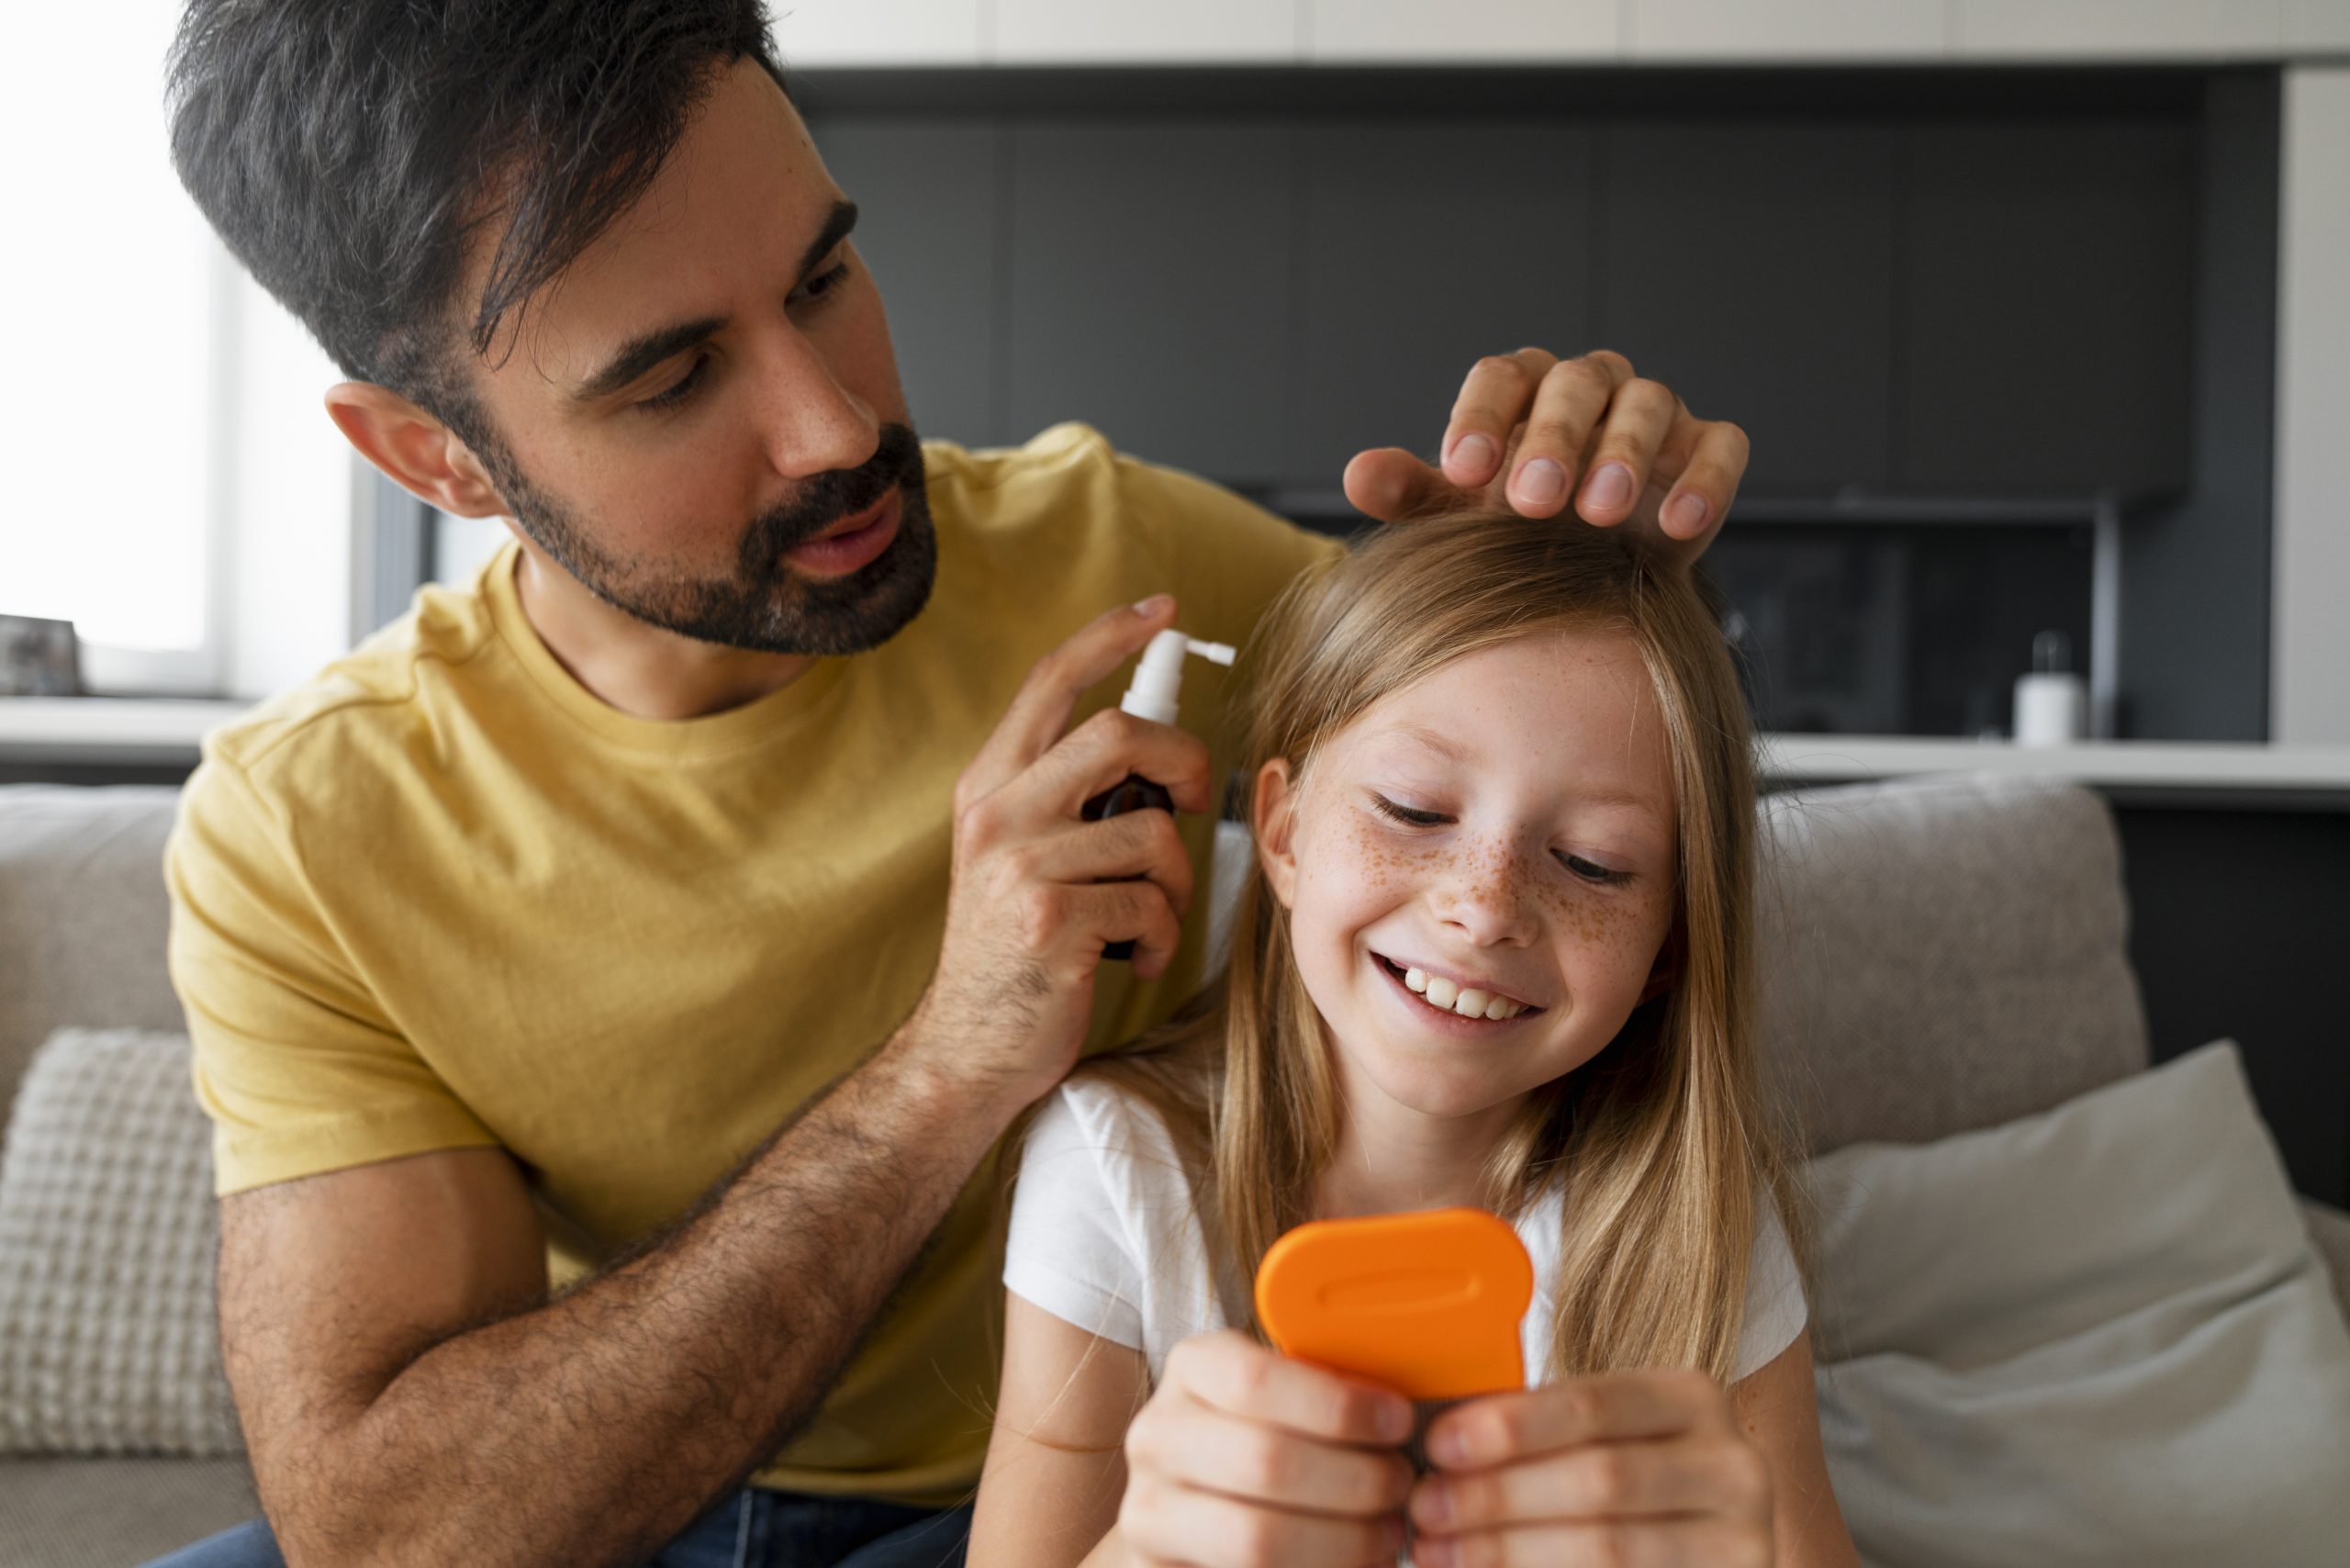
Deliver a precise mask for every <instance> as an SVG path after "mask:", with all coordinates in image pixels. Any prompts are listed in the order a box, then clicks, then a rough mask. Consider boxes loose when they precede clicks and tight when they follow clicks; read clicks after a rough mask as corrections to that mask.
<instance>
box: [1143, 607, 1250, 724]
mask: <svg viewBox="0 0 2350 1568" xmlns="http://www.w3.org/2000/svg"><path fill="white" fill-rule="evenodd" d="M1186 654H1197V655H1200V657H1202V658H1203V659H1212V660H1214V662H1215V663H1217V664H1220V665H1229V664H1231V663H1232V659H1233V649H1232V646H1231V644H1228V643H1203V642H1200V641H1199V640H1197V639H1196V638H1192V637H1186V636H1185V635H1183V633H1181V632H1177V631H1173V630H1171V629H1170V630H1169V631H1165V632H1161V633H1159V634H1158V636H1156V637H1153V638H1152V639H1151V640H1150V646H1148V647H1147V648H1145V649H1144V650H1143V651H1142V663H1141V664H1139V665H1137V666H1136V667H1135V678H1134V681H1133V683H1132V684H1131V685H1129V686H1128V687H1127V688H1126V695H1125V697H1124V698H1123V699H1122V700H1120V701H1119V703H1118V706H1119V707H1121V708H1123V709H1125V711H1127V712H1129V713H1132V714H1134V715H1135V716H1136V718H1139V719H1148V720H1150V721H1152V722H1154V723H1160V724H1171V723H1173V722H1175V710H1176V700H1177V699H1178V698H1179V697H1181V695H1182V690H1183V655H1186Z"/></svg>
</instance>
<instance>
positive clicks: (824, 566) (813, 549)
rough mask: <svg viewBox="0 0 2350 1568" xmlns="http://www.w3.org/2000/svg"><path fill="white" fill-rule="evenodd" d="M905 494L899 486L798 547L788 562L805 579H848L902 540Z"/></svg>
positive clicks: (797, 545) (787, 558)
mask: <svg viewBox="0 0 2350 1568" xmlns="http://www.w3.org/2000/svg"><path fill="white" fill-rule="evenodd" d="M903 495H904V492H903V491H902V490H901V489H900V488H899V487H897V486H895V485H892V486H891V487H890V493H889V494H888V495H886V496H883V497H882V498H880V499H879V500H878V501H876V502H874V503H873V505H871V506H869V507H867V508H866V509H865V510H863V511H860V512H853V513H851V514H850V515H849V516H847V517H845V518H842V519H841V520H840V521H837V522H835V523H834V524H832V525H831V526H830V527H828V528H826V529H825V530H824V531H823V532H822V533H819V534H818V535H816V537H815V538H813V539H811V540H808V541H807V542H805V543H800V544H795V545H793V546H792V547H791V548H790V549H789V550H788V551H786V552H785V553H784V557H783V558H784V559H785V560H787V561H789V562H790V563H791V566H792V568H793V569H794V570H796V571H798V572H799V573H800V575H801V576H803V577H846V576H848V575H849V574H850V573H851V572H854V571H856V570H857V569H858V568H859V567H862V566H866V565H867V563H869V562H870V561H872V560H873V558H874V557H875V556H877V555H878V554H881V552H882V551H884V550H887V549H888V548H889V547H890V541H891V540H892V539H895V538H896V537H897V536H898V520H899V516H900V514H901V510H902V499H903Z"/></svg>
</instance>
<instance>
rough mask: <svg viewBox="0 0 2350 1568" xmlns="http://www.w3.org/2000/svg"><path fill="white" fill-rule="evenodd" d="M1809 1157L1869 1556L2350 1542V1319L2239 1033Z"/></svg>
mask: <svg viewBox="0 0 2350 1568" xmlns="http://www.w3.org/2000/svg"><path fill="white" fill-rule="evenodd" d="M1809 1174H1810V1180H1811V1183H1812V1188H1813V1192H1814V1193H1815V1195H1816V1196H1817V1197H1818V1200H1819V1203H1820V1206H1821V1215H1822V1225H1821V1238H1820V1240H1821V1247H1820V1251H1821V1258H1820V1275H1821V1280H1820V1285H1819V1300H1818V1302H1817V1303H1815V1305H1814V1316H1815V1318H1816V1319H1817V1321H1818V1332H1819V1343H1820V1345H1821V1348H1822V1355H1821V1364H1820V1367H1819V1371H1818V1391H1819V1413H1820V1430H1821V1435H1822V1437H1823V1439H1825V1442H1826V1445H1827V1452H1828V1461H1829V1472H1830V1476H1831V1477H1832V1478H1833V1480H1834V1482H1835V1484H1836V1493H1837V1498H1838V1500H1839V1502H1840V1503H1841V1505H1842V1506H1843V1510H1844V1517H1845V1519H1846V1521H1847V1522H1848V1523H1849V1524H1850V1525H1851V1526H1852V1535H1853V1539H1854V1540H1856V1541H1857V1542H1858V1543H1859V1545H1860V1548H1861V1553H1862V1556H1863V1560H1864V1561H1865V1562H1869V1563H1871V1564H1898V1565H1900V1568H2013V1565H2014V1564H2017V1563H2031V1564H2033V1565H2034V1568H2064V1565H2067V1564H2080V1565H2082V1568H2087V1565H2088V1564H2110V1563H2116V1562H2127V1563H2129V1564H2131V1565H2132V1568H2206V1565H2208V1564H2211V1563H2219V1562H2231V1563H2233V1562H2257V1563H2260V1564H2262V1565H2263V1568H2295V1565H2299V1564H2310V1565H2311V1568H2316V1565H2320V1564H2322V1565H2324V1568H2339V1565H2340V1564H2341V1563H2343V1562H2345V1561H2350V1550H2345V1548H2350V1445H2345V1443H2344V1433H2350V1326H2345V1325H2344V1321H2343V1314H2342V1309H2341V1306H2340V1305H2339V1304H2337V1303H2336V1301H2335V1300H2334V1296H2333V1287H2332V1282H2331V1279H2330V1277H2329V1276H2328V1274H2327V1272H2326V1271H2325V1269H2324V1268H2323V1266H2322V1264H2321V1263H2320V1262H2319V1260H2318V1259H2317V1256H2316V1254H2315V1253H2314V1252H2313V1251H2312V1250H2311V1245H2310V1235H2309V1230H2308V1227H2307V1226H2306V1225H2305V1224H2304V1223H2303V1221H2302V1217H2301V1212H2300V1205H2299V1204H2298V1203H2296V1202H2295V1200H2294V1196H2293V1192H2292V1187H2291V1185H2290V1183H2289V1182H2288V1180H2287V1178H2286V1174H2285V1168H2284V1162H2283V1160H2282V1159H2280V1158H2279V1157H2278V1155H2277V1147H2276V1144H2275V1142H2274V1140H2273V1139H2272V1138H2271V1137H2270V1136H2269V1133H2268V1129H2267V1127H2266V1126H2265V1125H2264V1124H2263V1123H2262V1121H2261V1120H2260V1115H2259V1113H2258V1111H2257V1110H2256V1109H2255V1106H2254V1103H2253V1099H2252V1092H2251V1088H2250V1085H2249V1084H2247V1083H2246V1081H2245V1080H2244V1068H2243V1064H2242V1062H2241V1060H2240V1059H2239V1058H2238V1056H2237V1053H2236V1048H2235V1047H2234V1045H2233V1043H2231V1042H2228V1041H2220V1042H2217V1043H2215V1044H2212V1045H2209V1046H2205V1047H2202V1048H2201V1049H2199V1050H2196V1051H2192V1052H2189V1053H2188V1055H2186V1056H2184V1057H2181V1058H2177V1060H2175V1061H2170V1062H2166V1063H2165V1064H2163V1065H2162V1066H2160V1067H2157V1068H2154V1069H2153V1070H2149V1071H2146V1072H2143V1073H2139V1074H2137V1075H2135V1076H2133V1077H2131V1078H2128V1079H2125V1080H2123V1081H2121V1082H2118V1083H2113V1084H2109V1085H2108V1086H2106V1087H2104V1088H2102V1089H2098V1090H2093V1091H2091V1092H2088V1093H2087V1094H2083V1095H2080V1096H2078V1097H2077V1098H2076V1099H2074V1100H2072V1101H2069V1102H2067V1103H2065V1104H2063V1105H2059V1106H2058V1107H2056V1108H2055V1109H2054V1110H2053V1111H2047V1112H2042V1113H2041V1114H2035V1115H2031V1116H2025V1117H2022V1118H2020V1120H2017V1121H2014V1122H2011V1123H2009V1124H2007V1125H2005V1126H1997V1127H1992V1128H1988V1129H1985V1130H1981V1131H1976V1132H1970V1133H1963V1134H1960V1135H1958V1136H1956V1137H1947V1138H1943V1139H1942V1140H1941V1141H1940V1142H1937V1143H1930V1144H1923V1145H1896V1144H1881V1143H1880V1144H1858V1145H1854V1146H1852V1148H1843V1149H1839V1150H1837V1151H1836V1152H1835V1153H1833V1154H1830V1155H1825V1156H1822V1157H1820V1158H1819V1159H1815V1160H1813V1161H1812V1162H1811V1164H1810V1167H1809Z"/></svg>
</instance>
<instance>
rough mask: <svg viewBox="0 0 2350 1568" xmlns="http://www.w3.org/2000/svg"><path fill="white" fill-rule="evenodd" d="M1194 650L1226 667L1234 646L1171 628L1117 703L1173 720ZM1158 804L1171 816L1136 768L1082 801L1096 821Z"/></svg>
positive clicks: (1116, 954) (1105, 951)
mask: <svg viewBox="0 0 2350 1568" xmlns="http://www.w3.org/2000/svg"><path fill="white" fill-rule="evenodd" d="M1186 654H1197V655H1200V657H1202V658H1203V659H1208V660H1212V661H1213V662H1214V663H1216V664H1220V665H1224V666H1227V667H1228V666H1230V665H1231V663H1232V657H1233V650H1232V647H1231V645H1230V644H1225V643H1203V642H1200V641H1198V640H1196V639H1195V638H1191V637H1186V636H1185V635H1183V633H1181V632H1177V631H1173V630H1171V629H1170V630H1169V631H1165V632H1161V633H1158V635H1157V636H1156V637H1153V638H1152V639H1151V640H1150V645H1149V646H1148V647H1147V648H1145V649H1143V651H1142V662H1141V663H1140V664H1138V665H1136V666H1135V678H1134V679H1133V681H1132V682H1130V683H1129V684H1128V685H1127V687H1126V694H1125V696H1124V697H1123V698H1120V699H1119V700H1118V706H1119V707H1121V708H1123V709H1125V711H1127V712H1129V713H1132V714H1133V715H1135V716H1136V718H1138V719H1148V720H1149V721H1151V722H1153V723H1157V724H1171V723H1173V722H1175V713H1176V700H1177V698H1178V697H1180V696H1181V693H1182V689H1183V655H1186ZM1146 807H1152V808H1156V809H1157V810H1158V811H1162V812H1168V813H1169V814H1170V815H1171V814H1172V813H1173V812H1174V810H1175V799H1174V797H1173V796H1171V795H1169V794H1168V792H1167V791H1166V790H1163V789H1161V788H1159V787H1158V785H1156V784H1154V783H1152V782H1151V781H1150V780H1149V779H1147V778H1144V777H1142V775H1140V774H1138V773H1129V774H1127V775H1126V776H1125V778H1124V779H1123V780H1121V781H1120V782H1118V783H1116V784H1113V785H1112V786H1110V788H1108V789H1107V790H1103V791H1102V793H1100V794H1099V795H1096V796H1094V797H1093V799H1091V800H1090V801H1086V802H1085V807H1084V817H1085V820H1086V821H1087V822H1090V823H1091V822H1100V821H1101V820H1102V818H1104V817H1114V816H1116V815H1118V814H1119V813H1120V812H1134V811H1141V810H1143V809H1144V808H1146ZM1134 956H1135V945H1134V944H1133V943H1132V942H1131V941H1127V942H1112V943H1109V944H1107V945H1105V946H1103V947H1102V957H1103V958H1133V957H1134Z"/></svg>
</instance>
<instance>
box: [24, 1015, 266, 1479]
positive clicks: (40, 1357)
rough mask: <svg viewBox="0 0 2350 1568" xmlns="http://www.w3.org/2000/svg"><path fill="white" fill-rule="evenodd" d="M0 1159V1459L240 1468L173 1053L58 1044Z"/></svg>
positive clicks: (201, 1172) (199, 1188) (89, 1035)
mask: <svg viewBox="0 0 2350 1568" xmlns="http://www.w3.org/2000/svg"><path fill="white" fill-rule="evenodd" d="M12 1121H13V1127H12V1129H11V1132H10V1136H9V1138H8V1142H7V1147H6V1149H5V1150H0V1453H18V1454H33V1453H149V1454H181V1455H188V1456H194V1457H203V1456H208V1455H225V1454H233V1453H236V1452H238V1451H240V1450H241V1446H242V1445H241V1440H240V1439H239V1436H238V1431H237V1420H236V1412H235V1409H234V1407H233V1406H231V1404H230V1402H229V1388H228V1383H227V1382H226V1381H225V1379H224V1377H223V1374H222V1372H221V1365H220V1346H219V1335H218V1329H217V1327H216V1326H215V1323H214V1316H213V1286H212V1269H213V1259H214V1256H215V1252H216V1243H215V1238H216V1236H217V1234H218V1229H217V1224H218V1222H217V1220H216V1217H215V1215H214V1209H213V1202H212V1182H211V1174H212V1160H211V1151H210V1140H209V1137H208V1128H207V1124H206V1122H205V1118H204V1113H203V1112H202V1111H200V1110H198V1109H197V1108H196V1100H195V1097H194V1095H192V1094H191V1093H190V1092H189V1091H188V1043H187V1037H186V1036H185V1035H161V1034H149V1033H144V1032H141V1031H139V1030H132V1029H118V1030H106V1031H93V1030H84V1029H66V1030H61V1031H60V1032H59V1033H58V1034H57V1035H56V1036H53V1037H51V1038H50V1041H49V1043H48V1044H46V1045H44V1046H43V1047H41V1048H40V1050H39V1052H38V1053H37V1054H36V1055H35V1056H34V1058H33V1063H32V1067H31V1069H30V1070H29V1071H28V1072H27V1073H26V1075H25V1081H24V1087H23V1090H22V1091H21V1092H19V1093H18V1095H17V1103H16V1107H15V1110H14V1113H13V1117H12Z"/></svg>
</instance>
